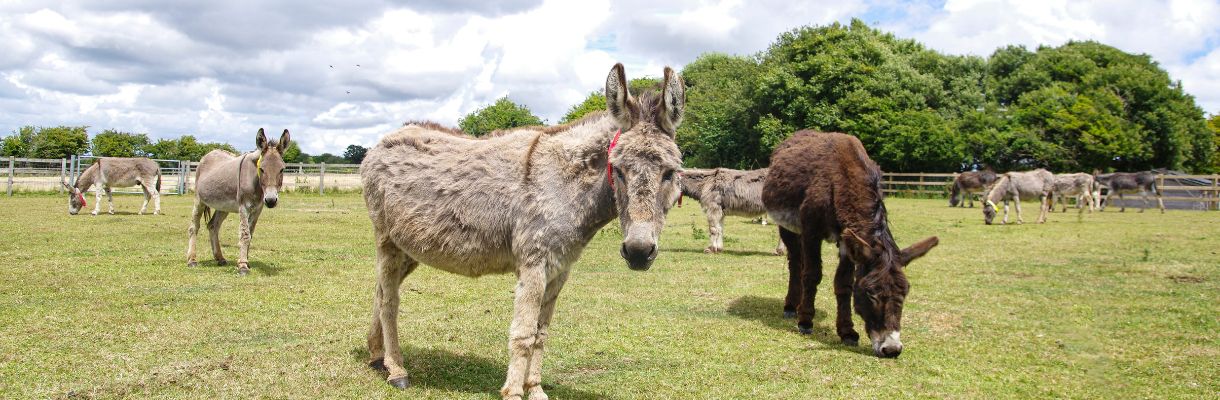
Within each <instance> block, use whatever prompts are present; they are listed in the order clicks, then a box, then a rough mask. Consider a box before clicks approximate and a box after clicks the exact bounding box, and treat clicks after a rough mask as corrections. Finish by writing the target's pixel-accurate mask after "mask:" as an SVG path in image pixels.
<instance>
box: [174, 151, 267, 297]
mask: <svg viewBox="0 0 1220 400" xmlns="http://www.w3.org/2000/svg"><path fill="white" fill-rule="evenodd" d="M288 141H289V135H288V130H287V129H285V130H284V133H283V134H280V140H278V141H274V140H273V141H268V140H267V136H266V135H265V134H264V133H263V129H262V128H259V130H258V136H256V137H255V139H254V143H255V145H257V149H255V150H254V151H252V152H249V153H245V154H242V155H240V156H238V155H234V154H233V153H229V152H227V151H224V150H219V149H217V150H212V151H211V152H210V153H208V154H207V155H205V156H203V159H201V160H199V169H198V171H197V172H196V173H195V208H194V210H193V211H192V212H191V226H190V228H188V229H187V235H188V236H189V239H188V241H187V245H186V263H187V265H188V266H191V267H194V266H196V265H199V263H198V262H196V261H195V236H196V234H197V233H198V232H199V218H200V217H203V219H204V220H206V221H207V224H208V233H209V239H211V242H212V256H213V257H214V258H215V259H216V264H218V265H225V264H226V263H227V261H226V260H225V257H224V255H223V254H221V252H220V224H221V223H223V222H224V220H225V217H228V216H229V213H237V215H238V216H239V217H240V220H238V224H239V225H238V241H237V243H238V245H239V248H240V251H239V252H238V255H237V272H238V273H239V274H241V275H246V274H248V273H250V266H249V264H248V259H247V255H248V254H249V252H250V239H251V237H252V236H253V235H254V227H255V226H256V225H257V224H258V216H259V214H262V212H263V205H266V206H267V208H275V205H276V203H277V202H278V201H279V192H280V185H281V184H282V183H283V181H284V158H283V156H281V154H283V152H284V149H286V148H288Z"/></svg>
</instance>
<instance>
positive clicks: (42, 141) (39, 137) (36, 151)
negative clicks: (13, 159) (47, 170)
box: [26, 125, 89, 158]
mask: <svg viewBox="0 0 1220 400" xmlns="http://www.w3.org/2000/svg"><path fill="white" fill-rule="evenodd" d="M88 128H89V127H87V126H62V125H61V126H55V127H40V128H37V130H36V131H35V133H34V135H33V139H32V141H31V142H32V143H30V147H29V150H28V151H27V153H26V156H28V157H35V158H68V157H71V156H73V155H81V154H84V153H85V152H86V151H87V150H89V134H88V133H87V132H86V131H87V130H88Z"/></svg>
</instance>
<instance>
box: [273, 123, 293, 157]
mask: <svg viewBox="0 0 1220 400" xmlns="http://www.w3.org/2000/svg"><path fill="white" fill-rule="evenodd" d="M291 139H292V137H291V135H289V134H288V130H287V129H285V130H284V133H281V134H280V141H279V142H276V144H275V149H276V150H277V151H279V152H280V154H284V149H287V148H288V141H289V140H291Z"/></svg>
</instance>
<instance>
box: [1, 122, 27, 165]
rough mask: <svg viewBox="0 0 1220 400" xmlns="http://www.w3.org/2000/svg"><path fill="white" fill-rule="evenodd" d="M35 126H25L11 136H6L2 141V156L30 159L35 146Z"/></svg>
mask: <svg viewBox="0 0 1220 400" xmlns="http://www.w3.org/2000/svg"><path fill="white" fill-rule="evenodd" d="M34 132H35V128H34V127H33V126H28V125H27V126H23V127H21V128H20V129H18V130H17V131H16V132H13V134H12V135H10V136H5V137H4V140H2V141H0V155H3V156H5V157H9V156H11V157H29V156H30V150H31V147H32V146H33V145H34Z"/></svg>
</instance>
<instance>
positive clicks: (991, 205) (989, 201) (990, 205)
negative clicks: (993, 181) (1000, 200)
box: [987, 200, 1000, 210]
mask: <svg viewBox="0 0 1220 400" xmlns="http://www.w3.org/2000/svg"><path fill="white" fill-rule="evenodd" d="M987 206H988V207H991V209H992V210H999V209H1000V207H996V205H995V203H992V202H991V200H987Z"/></svg>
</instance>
